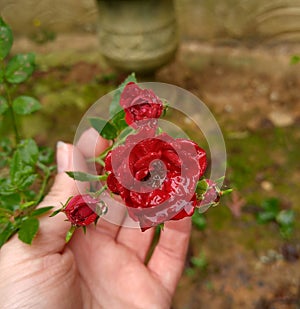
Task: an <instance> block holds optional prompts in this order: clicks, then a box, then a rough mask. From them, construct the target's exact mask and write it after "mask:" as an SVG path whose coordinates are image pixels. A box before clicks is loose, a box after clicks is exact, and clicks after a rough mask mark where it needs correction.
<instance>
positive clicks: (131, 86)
mask: <svg viewBox="0 0 300 309" xmlns="http://www.w3.org/2000/svg"><path fill="white" fill-rule="evenodd" d="M120 105H121V106H122V107H123V108H124V110H125V120H126V122H127V124H128V125H130V126H132V127H134V128H137V127H141V126H144V125H145V123H148V125H149V122H150V125H151V126H155V125H156V118H159V117H160V116H161V114H162V111H163V103H162V101H161V100H160V99H159V98H158V97H157V96H156V95H155V93H154V92H153V91H152V90H150V89H141V88H140V87H139V86H138V85H137V84H135V83H132V82H131V83H128V84H127V85H126V86H125V88H124V90H123V92H122V94H121V98H120ZM138 122H140V123H138ZM142 124H143V125H142Z"/></svg>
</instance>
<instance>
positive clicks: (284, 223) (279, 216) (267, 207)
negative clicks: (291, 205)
mask: <svg viewBox="0 0 300 309" xmlns="http://www.w3.org/2000/svg"><path fill="white" fill-rule="evenodd" d="M256 219H257V222H258V223H261V224H264V223H268V222H272V221H273V222H276V223H277V224H278V226H279V229H280V234H281V235H282V237H283V238H289V237H291V235H292V233H293V227H294V221H295V212H294V211H293V210H292V209H281V208H280V200H279V199H277V198H269V199H266V200H264V201H263V202H262V204H261V211H260V212H259V213H258V214H257V217H256Z"/></svg>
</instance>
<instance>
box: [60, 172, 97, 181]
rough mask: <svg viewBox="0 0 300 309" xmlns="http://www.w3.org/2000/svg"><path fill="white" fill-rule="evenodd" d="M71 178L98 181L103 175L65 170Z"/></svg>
mask: <svg viewBox="0 0 300 309" xmlns="http://www.w3.org/2000/svg"><path fill="white" fill-rule="evenodd" d="M66 173H67V174H68V175H69V176H70V177H71V178H73V179H75V180H79V181H99V180H101V178H102V176H103V175H92V174H88V173H83V172H66Z"/></svg>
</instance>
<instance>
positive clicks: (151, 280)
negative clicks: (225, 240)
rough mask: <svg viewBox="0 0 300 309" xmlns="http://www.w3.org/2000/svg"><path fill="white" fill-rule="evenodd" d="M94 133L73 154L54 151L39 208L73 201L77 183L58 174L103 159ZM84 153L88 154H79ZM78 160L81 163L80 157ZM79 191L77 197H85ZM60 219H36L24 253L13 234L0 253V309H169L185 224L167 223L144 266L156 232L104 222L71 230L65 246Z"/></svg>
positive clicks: (185, 236)
mask: <svg viewBox="0 0 300 309" xmlns="http://www.w3.org/2000/svg"><path fill="white" fill-rule="evenodd" d="M98 140H99V135H98V134H97V132H96V131H95V132H93V131H87V132H86V133H84V134H83V135H82V137H81V139H80V141H79V142H78V149H76V148H74V147H72V146H71V145H67V144H65V146H64V147H59V148H58V153H57V159H58V166H60V163H62V162H64V164H63V165H65V164H66V163H67V166H64V169H63V170H61V171H60V172H59V174H58V175H57V176H56V179H55V182H54V185H53V187H52V189H51V192H50V193H49V194H48V195H47V196H46V198H45V199H44V201H43V202H42V203H41V204H40V205H39V207H42V206H49V205H55V207H56V208H58V207H60V202H62V201H65V200H67V199H68V197H69V196H72V195H74V194H78V190H79V187H80V186H81V185H82V184H75V182H74V181H73V180H72V179H71V178H70V177H68V176H67V175H66V174H65V173H63V171H65V170H74V169H73V168H74V162H73V160H74V158H75V159H76V168H75V170H81V171H86V170H87V166H86V164H85V158H84V156H85V157H90V156H92V155H93V154H91V153H87V150H89V151H90V150H91V149H94V148H93V147H91V145H93V144H95V143H96V146H95V149H96V154H97V153H101V152H102V151H103V149H105V147H107V143H105V142H104V141H103V140H102V141H101V140H100V141H98ZM85 150H86V151H85ZM82 154H83V155H84V156H83V155H82ZM83 190H84V188H81V189H80V190H79V191H80V192H84V191H83ZM64 220H65V216H64V214H62V213H60V214H59V215H57V216H56V217H54V218H49V217H48V216H47V215H45V216H44V217H42V218H41V220H40V229H39V233H38V235H37V237H36V238H35V239H34V241H33V244H32V245H31V246H28V245H26V244H23V243H22V242H20V241H19V240H18V238H17V237H16V235H15V236H14V237H13V238H12V239H11V240H10V241H9V242H8V243H7V244H5V245H4V246H3V247H2V248H1V251H0V308H1V309H5V308H7V309H14V308H30V309H33V308H43V309H46V308H49V309H53V308H59V309H64V308H72V309H74V308H80V309H81V308H110V309H111V308H112V309H114V308H132V309H134V308H147V309H148V308H159V309H163V308H169V307H170V304H171V298H172V295H173V294H174V291H175V288H176V285H177V282H178V280H179V278H180V275H181V272H182V269H183V266H184V261H185V255H186V251H187V246H188V240H189V236H190V230H191V220H190V218H185V219H183V220H180V221H176V222H174V221H173V222H167V223H166V224H165V228H164V231H163V232H162V234H161V237H160V240H159V242H158V245H157V246H156V248H155V251H154V253H153V255H152V257H151V259H150V261H149V263H148V265H147V266H145V265H144V261H145V257H146V254H147V252H148V250H149V247H150V244H151V241H152V239H153V234H154V230H153V228H152V229H149V230H147V231H146V232H143V233H142V232H141V231H140V230H139V229H130V228H125V227H122V226H117V225H113V224H111V223H109V222H107V221H105V220H104V219H103V218H101V219H100V220H99V222H98V224H97V227H93V226H90V227H88V228H87V234H86V235H84V234H83V233H82V232H81V231H77V232H76V233H75V235H74V236H73V238H72V239H71V241H70V243H68V244H67V245H66V244H65V235H66V231H67V230H68V228H69V227H70V224H69V223H68V222H65V221H64Z"/></svg>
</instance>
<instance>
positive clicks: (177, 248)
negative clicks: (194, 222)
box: [148, 218, 191, 295]
mask: <svg viewBox="0 0 300 309" xmlns="http://www.w3.org/2000/svg"><path fill="white" fill-rule="evenodd" d="M190 233H191V218H185V219H181V220H179V221H170V222H166V223H165V227H164V230H163V231H162V232H161V235H160V239H159V242H158V244H157V246H156V248H155V250H154V253H153V255H152V257H151V259H150V261H149V263H148V268H149V270H150V271H151V272H152V273H153V274H154V276H155V277H157V278H158V279H159V280H160V281H161V283H162V284H163V286H164V287H165V288H166V289H167V290H168V291H169V293H170V294H171V295H173V293H174V292H175V289H176V286H177V283H178V281H179V279H180V277H181V274H182V270H183V267H184V263H185V257H186V253H187V249H188V244H189V238H190Z"/></svg>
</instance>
